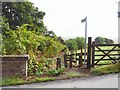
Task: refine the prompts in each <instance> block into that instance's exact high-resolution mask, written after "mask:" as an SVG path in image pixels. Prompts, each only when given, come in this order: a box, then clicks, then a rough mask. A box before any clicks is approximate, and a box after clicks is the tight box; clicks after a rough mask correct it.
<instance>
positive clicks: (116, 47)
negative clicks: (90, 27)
mask: <svg viewBox="0 0 120 90" xmlns="http://www.w3.org/2000/svg"><path fill="white" fill-rule="evenodd" d="M101 47H112V48H111V49H104V48H101ZM96 49H97V50H96ZM111 52H112V53H111ZM96 53H98V54H96ZM83 55H84V53H83V50H82V48H81V53H76V54H68V55H67V54H65V55H64V66H65V67H66V68H68V67H69V68H72V67H73V65H72V63H73V62H74V63H76V62H77V61H78V66H82V65H83V61H84V59H83V58H82V57H83ZM86 55H87V59H86V60H85V61H86V62H85V65H86V67H87V69H90V68H91V67H94V66H95V65H106V64H104V63H99V62H101V61H107V60H108V61H112V63H117V62H120V44H96V43H95V42H94V41H92V37H88V48H87V53H86ZM96 57H99V58H96ZM106 57H107V58H106ZM60 63H61V59H60V58H57V68H60V67H61V64H60ZM68 63H69V64H68ZM108 64H110V63H108Z"/></svg>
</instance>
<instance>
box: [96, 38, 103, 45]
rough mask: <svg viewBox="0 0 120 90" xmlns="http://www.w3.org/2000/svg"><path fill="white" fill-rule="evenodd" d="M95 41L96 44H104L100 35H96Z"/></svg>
mask: <svg viewBox="0 0 120 90" xmlns="http://www.w3.org/2000/svg"><path fill="white" fill-rule="evenodd" d="M95 43H97V44H105V39H104V38H102V37H96V38H95Z"/></svg>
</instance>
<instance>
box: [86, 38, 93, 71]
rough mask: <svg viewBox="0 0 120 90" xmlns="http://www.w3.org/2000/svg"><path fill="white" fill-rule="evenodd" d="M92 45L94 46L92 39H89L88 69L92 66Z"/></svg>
mask: <svg viewBox="0 0 120 90" xmlns="http://www.w3.org/2000/svg"><path fill="white" fill-rule="evenodd" d="M91 44H92V37H88V51H87V53H88V54H87V69H90V65H91Z"/></svg>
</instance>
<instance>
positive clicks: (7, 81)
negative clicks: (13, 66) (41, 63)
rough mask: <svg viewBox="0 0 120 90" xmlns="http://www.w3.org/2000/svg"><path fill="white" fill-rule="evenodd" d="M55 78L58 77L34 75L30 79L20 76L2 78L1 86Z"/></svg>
mask: <svg viewBox="0 0 120 90" xmlns="http://www.w3.org/2000/svg"><path fill="white" fill-rule="evenodd" d="M53 80H56V79H55V78H52V77H46V78H40V77H34V78H30V79H23V78H20V77H11V78H2V83H0V86H8V85H21V84H28V83H37V82H47V81H53Z"/></svg>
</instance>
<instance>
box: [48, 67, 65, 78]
mask: <svg viewBox="0 0 120 90" xmlns="http://www.w3.org/2000/svg"><path fill="white" fill-rule="evenodd" d="M64 71H65V68H58V69H57V70H56V69H52V70H49V71H48V75H50V76H51V75H52V76H56V75H59V74H62V73H63V72H64Z"/></svg>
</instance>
